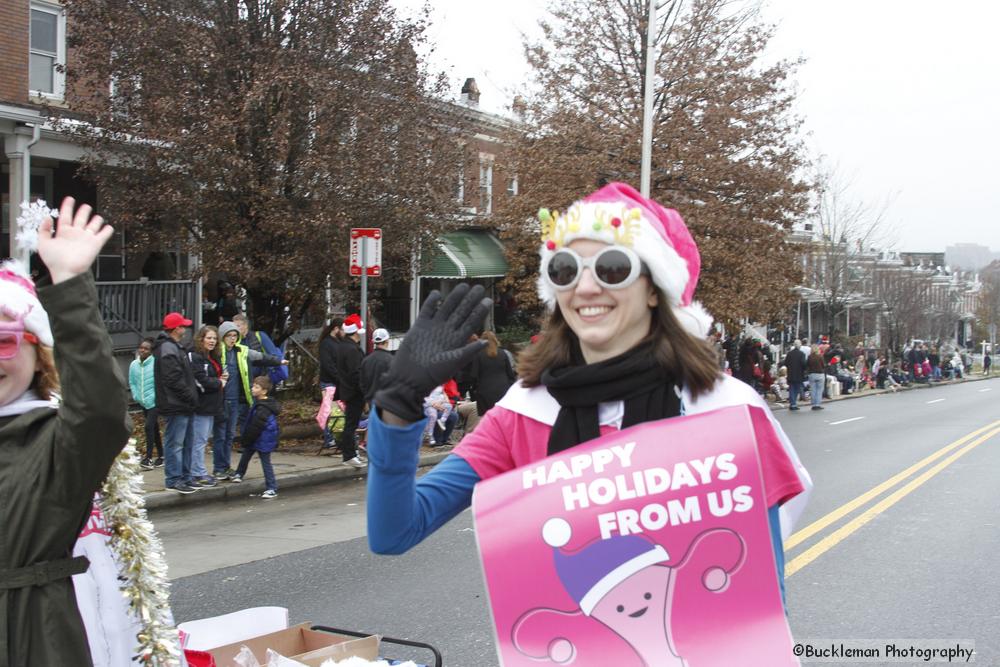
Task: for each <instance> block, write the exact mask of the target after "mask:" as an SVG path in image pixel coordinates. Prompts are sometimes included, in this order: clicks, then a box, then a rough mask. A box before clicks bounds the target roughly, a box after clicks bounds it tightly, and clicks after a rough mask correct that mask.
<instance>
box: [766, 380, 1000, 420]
mask: <svg viewBox="0 0 1000 667" xmlns="http://www.w3.org/2000/svg"><path fill="white" fill-rule="evenodd" d="M996 378H1000V375H986V376H975V377H969V378H962V379H961V380H944V381H941V382H935V383H934V384H918V383H915V382H913V383H910V386H908V387H900V388H899V389H897V390H896V391H892V390H890V389H869V390H867V391H863V392H860V393H854V394H846V395H845V394H841V395H840V396H838V397H837V398H825V399H823V403H836V402H838V401H849V400H851V399H854V398H868V397H869V396H882V395H883V394H895V393H899V392H901V391H913V390H914V389H932V388H934V387H948V386H951V385H953V384H965V383H966V382H980V381H982V380H993V379H996ZM768 407H770V408H771V411H772V412H774V411H775V410H787V409H788V403H787V402H785V403H781V404H774V403H768Z"/></svg>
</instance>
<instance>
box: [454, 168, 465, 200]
mask: <svg viewBox="0 0 1000 667" xmlns="http://www.w3.org/2000/svg"><path fill="white" fill-rule="evenodd" d="M455 201H457V202H458V203H460V204H461V203H463V202H464V201H465V165H463V164H460V165H458V178H457V179H455Z"/></svg>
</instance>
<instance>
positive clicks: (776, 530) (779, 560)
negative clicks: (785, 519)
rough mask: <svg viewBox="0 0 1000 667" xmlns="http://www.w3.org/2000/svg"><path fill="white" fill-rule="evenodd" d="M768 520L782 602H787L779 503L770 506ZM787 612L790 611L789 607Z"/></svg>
mask: <svg viewBox="0 0 1000 667" xmlns="http://www.w3.org/2000/svg"><path fill="white" fill-rule="evenodd" d="M767 522H768V524H770V526H771V546H773V547H774V565H775V567H776V568H777V569H778V586H779V587H780V588H781V603H782V604H785V545H784V543H782V541H781V520H780V518H779V516H778V505H774V506H773V507H769V508H768V510H767ZM785 613H786V614H787V613H788V609H787V608H786V609H785Z"/></svg>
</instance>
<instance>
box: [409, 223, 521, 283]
mask: <svg viewBox="0 0 1000 667" xmlns="http://www.w3.org/2000/svg"><path fill="white" fill-rule="evenodd" d="M426 259H427V260H428V261H425V263H424V267H423V271H422V272H421V277H422V278H455V279H461V278H502V277H503V276H505V275H507V271H508V269H509V267H508V266H507V260H506V258H504V254H503V244H502V243H500V239H498V238H497V237H496V236H495V235H494V234H493V232H490V231H488V230H485V229H463V230H460V231H457V232H450V233H448V234H445V235H444V236H441V237H439V238H438V239H437V242H436V243H435V247H434V250H433V253H432V254H430V257H429V258H426Z"/></svg>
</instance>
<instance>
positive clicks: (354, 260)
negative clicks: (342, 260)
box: [350, 227, 382, 276]
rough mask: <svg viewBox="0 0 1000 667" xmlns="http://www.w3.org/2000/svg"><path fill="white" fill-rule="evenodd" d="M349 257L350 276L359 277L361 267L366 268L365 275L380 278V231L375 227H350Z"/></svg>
mask: <svg viewBox="0 0 1000 667" xmlns="http://www.w3.org/2000/svg"><path fill="white" fill-rule="evenodd" d="M362 252H364V255H363V256H362ZM350 255H351V267H350V272H351V275H352V276H360V275H361V267H362V266H365V267H367V271H366V272H365V273H366V274H367V275H369V276H381V275H382V230H381V229H378V228H377V227H352V228H351V253H350ZM362 260H364V261H362Z"/></svg>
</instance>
